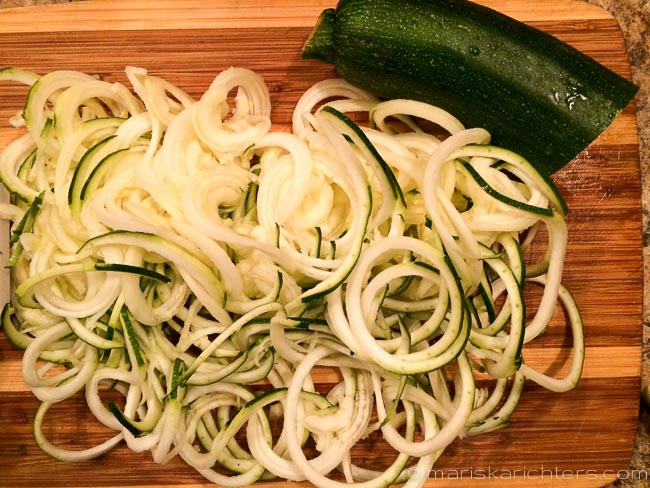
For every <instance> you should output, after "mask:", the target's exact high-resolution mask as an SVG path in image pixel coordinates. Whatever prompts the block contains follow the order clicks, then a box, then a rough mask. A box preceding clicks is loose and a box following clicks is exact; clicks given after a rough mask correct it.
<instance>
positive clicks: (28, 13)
mask: <svg viewBox="0 0 650 488" xmlns="http://www.w3.org/2000/svg"><path fill="white" fill-rule="evenodd" d="M260 3H261V4H264V8H268V9H269V12H270V13H272V14H273V15H268V13H267V14H266V15H249V16H246V17H235V18H229V17H227V14H228V13H232V12H234V9H232V8H230V9H229V8H216V7H215V5H214V2H211V1H210V0H177V1H173V0H145V1H141V2H138V6H137V7H134V6H133V2H131V1H129V0H83V1H76V2H70V3H58V4H48V5H33V6H26V7H14V8H8V9H0V33H25V32H30V33H34V32H65V31H96V30H107V31H109V30H130V29H134V28H142V27H143V26H144V25H146V24H148V23H151V22H154V21H155V22H156V24H155V26H156V28H158V29H178V28H225V27H231V28H235V27H245V26H252V25H256V26H262V25H268V24H270V25H272V24H273V23H274V22H285V24H284V25H287V24H286V19H287V16H286V15H282V12H283V11H285V12H286V11H287V10H283V9H290V11H291V17H290V18H291V24H290V25H289V26H291V27H297V26H303V27H304V26H312V25H314V23H315V20H316V18H317V16H318V14H319V13H320V11H321V10H323V9H324V8H327V7H334V6H335V5H336V1H335V0H310V1H309V2H304V1H303V2H300V3H299V4H296V3H295V2H292V1H291V0H276V1H266V2H264V1H262V2H260V1H256V0H240V1H239V2H238V7H236V9H237V10H241V9H242V7H243V8H244V9H245V8H246V6H247V5H259V4H260ZM476 3H479V4H489V5H490V7H492V8H495V9H496V10H499V11H502V12H504V13H506V14H507V15H510V16H512V17H514V18H516V19H518V20H521V21H523V22H527V21H532V20H534V19H535V18H536V16H539V15H540V14H544V17H545V19H548V20H562V19H565V20H566V19H568V18H576V17H584V18H588V19H591V20H615V19H614V17H613V16H612V15H611V13H610V12H608V11H607V10H605V9H604V8H602V7H600V6H598V5H595V4H593V3H589V2H588V1H586V0H555V1H554V2H553V8H552V9H551V8H549V6H548V3H549V2H541V3H537V4H536V5H534V6H531V7H530V8H526V9H523V8H521V9H515V8H514V7H513V6H512V4H511V3H509V2H508V0H476ZM108 9H111V10H108ZM162 10H164V11H167V12H178V13H179V14H180V13H181V12H182V13H183V15H169V16H167V18H162V19H161V16H160V12H161V11H162ZM98 11H100V12H102V13H103V14H104V16H103V17H101V18H96V17H90V18H85V19H84V22H79V16H88V15H89V14H93V13H97V12H98ZM238 15H240V14H238ZM34 17H38V18H39V21H38V22H34ZM617 25H618V24H617Z"/></svg>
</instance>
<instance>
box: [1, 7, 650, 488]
mask: <svg viewBox="0 0 650 488" xmlns="http://www.w3.org/2000/svg"><path fill="white" fill-rule="evenodd" d="M68 1H82V0H0V8H11V7H22V6H28V5H44V4H50V3H65V2H68ZM531 1H534V0H531ZM583 1H588V2H589V3H592V4H594V5H598V6H599V7H601V8H603V9H605V10H607V11H608V12H610V13H611V14H612V16H613V17H614V18H615V19H616V20H617V21H618V23H619V25H620V27H621V30H622V32H623V34H624V37H625V41H626V45H627V49H628V54H629V59H630V64H631V66H632V79H633V80H634V82H635V83H636V84H637V85H639V87H640V90H639V93H638V95H637V97H636V102H635V103H636V109H637V122H638V127H639V145H640V164H641V180H642V188H643V194H642V203H643V257H644V260H643V262H644V281H645V283H646V285H645V287H644V297H643V302H644V316H643V372H642V374H643V387H644V389H646V393H647V394H646V402H643V401H642V400H641V399H642V397H643V395H642V394H640V395H639V398H640V402H639V427H638V431H637V438H636V442H635V449H634V452H633V454H632V458H631V459H630V467H629V470H628V472H627V473H621V474H620V479H619V480H617V481H615V482H614V483H612V484H611V485H609V486H610V487H616V488H621V487H625V488H645V487H648V486H649V483H650V482H649V481H648V480H647V479H646V480H638V479H637V478H639V474H640V473H647V471H646V470H649V469H650V390H648V385H650V364H648V363H650V0H583ZM640 393H641V392H640Z"/></svg>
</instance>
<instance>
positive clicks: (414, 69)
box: [303, 0, 638, 176]
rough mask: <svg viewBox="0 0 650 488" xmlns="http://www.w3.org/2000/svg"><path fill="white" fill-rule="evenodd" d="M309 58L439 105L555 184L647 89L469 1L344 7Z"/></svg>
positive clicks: (382, 89) (311, 46) (364, 1)
mask: <svg viewBox="0 0 650 488" xmlns="http://www.w3.org/2000/svg"><path fill="white" fill-rule="evenodd" d="M303 58H305V59H310V58H311V59H320V60H323V61H326V62H333V63H334V64H335V66H336V69H337V71H338V73H339V75H340V76H341V77H342V78H344V79H346V80H347V81H348V82H350V83H352V84H354V85H357V86H359V87H362V88H364V89H366V90H368V91H369V92H371V93H373V94H375V95H377V96H379V97H383V98H411V99H415V100H421V101H425V102H428V103H431V104H434V105H437V106H439V107H441V108H443V109H445V110H447V111H449V112H451V113H452V114H453V115H454V116H456V117H458V118H459V119H460V120H461V122H463V124H465V126H467V127H483V128H485V129H487V130H488V131H489V132H490V133H491V134H492V136H493V140H492V143H493V144H495V145H501V146H504V147H507V148H508V149H511V150H513V151H515V152H518V153H519V154H521V155H522V156H523V157H525V158H526V159H528V160H529V161H530V162H531V164H533V165H534V166H535V167H536V168H537V169H538V171H540V172H541V173H542V174H544V175H546V176H549V175H551V174H553V173H554V172H556V171H558V170H559V169H561V168H562V167H563V166H564V165H566V164H567V163H568V162H569V161H571V160H572V159H573V158H574V157H575V156H576V155H577V154H579V153H580V152H581V151H582V150H583V149H585V148H586V147H587V146H588V145H589V144H590V143H591V142H592V141H593V140H594V139H596V138H597V137H598V135H599V134H600V133H601V132H602V131H604V130H605V129H606V128H607V127H608V126H609V124H610V123H611V122H612V120H613V119H614V118H615V117H616V116H617V115H618V114H619V113H620V111H621V110H622V109H623V108H625V107H626V106H627V104H628V103H629V102H630V100H631V99H632V98H633V97H634V95H635V94H636V92H637V90H638V87H637V86H636V85H634V84H633V83H632V82H630V81H628V80H627V79H625V78H623V77H621V76H619V75H617V74H616V73H614V72H612V71H610V70H609V69H607V68H606V67H604V66H603V65H601V64H599V63H598V62H596V61H595V60H593V59H592V58H590V57H588V56H586V55H584V54H582V53H581V52H579V51H578V50H576V49H574V48H573V47H571V46H569V45H567V44H565V43H563V42H561V41H560V40H558V39H557V38H555V37H553V36H551V35H549V34H547V33H544V32H542V31H540V30H538V29H535V28H532V27H530V26H528V25H526V24H524V23H522V22H519V21H516V20H514V19H512V18H510V17H508V16H506V15H503V14H501V13H499V12H497V11H495V10H493V9H490V8H487V7H484V6H481V5H478V4H476V3H473V2H469V1H466V0H340V1H339V3H338V5H337V7H336V9H335V10H334V9H328V10H326V11H324V12H323V13H322V14H321V17H320V19H319V22H318V24H317V26H316V27H315V29H314V31H313V32H312V35H311V36H310V38H309V39H308V40H307V42H306V43H305V46H304V47H303Z"/></svg>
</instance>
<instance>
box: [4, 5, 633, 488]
mask: <svg viewBox="0 0 650 488" xmlns="http://www.w3.org/2000/svg"><path fill="white" fill-rule="evenodd" d="M481 3H484V4H486V5H488V6H491V7H493V8H496V9H498V10H500V11H502V12H504V13H506V14H509V15H511V16H513V17H515V18H518V19H519V20H522V21H524V22H527V23H530V24H531V25H533V26H535V27H538V28H541V29H543V30H546V31H548V32H550V33H551V34H554V35H556V36H557V37H559V38H560V39H562V40H564V41H566V42H568V43H569V44H572V45H573V46H575V47H577V48H578V49H580V50H582V51H583V52H585V53H587V54H588V55H591V56H593V57H594V58H596V59H597V60H598V61H600V62H602V63H603V64H605V65H607V66H608V67H610V68H611V69H613V70H614V71H616V72H618V73H620V74H622V75H624V76H626V77H629V66H628V62H627V55H626V51H625V46H624V42H623V39H622V36H621V33H620V31H619V29H618V26H617V24H616V22H615V21H614V20H613V19H612V18H611V17H610V16H609V15H608V14H607V13H606V12H604V11H603V10H601V9H599V8H597V7H595V6H592V5H590V4H587V3H584V2H581V1H573V0H571V1H567V0H536V1H535V2H530V1H526V0H482V1H481ZM334 4H335V1H334V0H331V1H325V0H309V1H300V2H296V1H295V0H279V1H267V2H262V1H253V0H232V1H220V2H217V1H213V0H210V1H201V0H198V1H197V0H191V1H177V0H175V1H171V0H168V1H152V2H146V1H137V2H134V1H132V0H122V1H120V0H108V1H86V2H81V3H70V4H59V5H51V6H43V7H37V8H32V7H30V8H22V9H8V10H0V66H18V67H24V68H28V69H31V70H35V71H37V72H39V73H45V72H47V71H50V70H54V69H62V68H66V69H76V70H82V71H86V72H90V73H96V74H99V75H100V76H102V77H103V78H105V79H108V80H119V81H123V82H126V77H125V76H124V73H123V69H124V67H125V66H126V65H136V66H141V67H144V68H147V69H148V70H149V71H150V72H152V73H154V74H157V75H160V76H163V77H166V78H168V79H169V80H170V81H171V82H173V83H175V84H178V85H180V86H181V87H182V88H184V89H186V90H187V91H188V92H190V93H191V94H193V95H196V96H198V95H200V94H201V93H202V92H203V90H205V89H206V87H207V86H208V84H209V83H210V81H211V79H212V78H213V77H214V76H215V74H216V73H218V72H219V71H220V70H223V69H225V68H227V67H229V66H231V65H236V66H242V67H248V68H251V69H254V70H256V71H257V72H258V73H259V74H261V75H262V76H263V77H264V78H265V79H266V82H267V83H268V85H269V87H270V90H271V93H272V101H273V104H274V105H273V107H274V108H273V113H272V117H273V120H274V122H275V123H276V127H278V128H282V127H286V126H287V124H288V122H289V117H290V112H291V110H292V108H293V105H294V103H295V102H296V100H297V99H298V97H299V96H300V94H301V93H302V92H303V91H304V90H305V89H307V88H308V87H309V86H310V85H311V84H312V83H314V82H316V81H318V80H320V79H323V78H327V77H332V76H335V73H334V70H333V69H332V67H330V66H327V65H324V64H319V63H317V62H306V61H302V60H301V59H300V48H301V46H302V43H303V42H304V40H305V38H306V36H307V35H308V33H309V31H310V28H311V26H312V25H313V24H314V22H315V20H316V18H317V16H318V13H319V12H320V11H321V10H322V9H323V8H324V7H329V6H333V5H334ZM24 95H25V90H22V89H16V87H15V86H8V85H4V84H3V85H2V86H0V144H1V145H2V146H4V145H5V144H6V143H7V141H8V140H9V139H10V138H12V137H13V136H15V135H16V131H15V130H14V129H11V128H10V127H9V126H8V123H7V119H8V118H9V117H10V116H11V115H12V114H13V113H15V112H16V111H17V110H19V109H20V107H21V104H22V101H23V97H24ZM556 181H557V183H558V185H559V187H560V189H561V190H562V192H563V193H564V195H565V196H566V199H567V201H568V203H569V206H570V208H571V215H570V219H569V224H570V243H569V249H568V257H567V264H566V273H565V283H566V285H567V286H568V287H569V288H570V289H571V290H572V291H573V293H574V294H575V298H576V300H577V302H578V304H579V306H580V308H581V310H582V313H583V319H584V324H585V331H586V343H587V354H586V361H585V368H584V375H583V379H582V381H581V383H580V385H579V386H578V388H576V389H575V390H574V391H571V392H569V393H564V394H556V393H549V392H546V391H544V390H542V389H541V388H538V387H536V386H534V385H532V384H531V385H529V386H528V387H527V389H526V391H525V393H524V398H523V399H522V401H521V403H520V405H519V407H518V409H517V411H516V413H515V415H514V416H513V417H512V425H511V426H510V427H509V428H507V429H505V430H502V431H499V432H496V433H493V434H489V435H485V436H481V437H478V438H472V439H466V440H459V441H458V442H456V443H454V444H453V445H452V446H451V447H450V448H448V450H447V451H446V452H445V454H444V455H443V456H442V458H441V460H440V461H439V463H438V464H437V465H436V468H437V469H439V470H440V471H436V472H432V473H431V481H430V482H428V485H430V486H468V487H471V486H481V487H490V486H499V487H501V486H602V485H604V484H606V483H607V482H611V481H613V480H614V479H615V478H616V475H617V472H618V471H619V470H621V469H625V468H627V466H628V461H629V458H630V455H631V450H632V446H633V440H634V432H635V428H636V423H637V409H638V392H639V385H640V379H639V378H640V364H641V348H640V346H641V334H642V325H641V312H642V252H641V205H640V177H639V164H638V141H637V130H636V120H635V114H634V107H633V105H631V106H629V107H628V108H627V109H626V110H625V112H624V113H623V114H622V115H621V116H620V117H619V118H618V119H617V120H616V121H615V122H614V124H613V125H612V126H611V127H610V128H609V129H608V130H607V131H606V132H605V133H604V134H603V135H602V136H601V137H600V138H599V139H598V140H597V141H596V142H595V143H594V144H592V146H590V147H589V148H588V149H587V150H586V151H584V153H582V154H581V155H580V156H579V157H577V158H576V159H575V161H573V162H572V163H571V164H569V165H568V166H567V167H566V168H565V169H564V170H562V172H561V173H559V174H557V175H556ZM3 238H4V237H3ZM569 347H570V344H569V342H568V339H567V335H566V330H565V328H564V327H563V326H562V325H561V324H560V325H555V326H553V327H551V328H550V329H549V331H548V333H547V335H546V336H545V338H544V339H543V340H541V341H539V342H538V343H536V344H535V345H531V346H530V347H529V352H528V353H527V360H528V361H529V362H532V363H533V364H535V365H537V366H539V367H540V368H542V369H546V370H548V371H557V372H559V373H560V374H561V372H562V368H563V364H565V363H566V360H567V358H566V351H567V350H568V348H569ZM20 358H21V353H20V351H17V350H15V349H13V348H12V346H11V345H10V344H9V343H8V342H7V340H6V339H5V337H4V336H3V335H2V334H1V333H0V371H1V373H0V398H1V399H0V486H2V487H16V488H17V487H67V488H73V487H91V486H101V487H107V486H160V487H166V486H191V487H199V486H204V485H205V486H208V483H206V482H205V480H203V478H202V477H201V476H199V475H198V474H196V473H195V472H194V471H193V470H192V469H191V468H189V467H187V466H185V465H184V464H183V462H182V461H181V460H180V459H175V460H173V461H171V462H170V463H168V464H167V465H164V466H159V465H155V464H154V463H153V462H152V461H151V458H150V455H149V454H148V453H138V454H135V453H131V452H130V451H128V449H127V448H126V447H123V446H121V447H119V448H117V449H115V450H114V451H113V452H111V453H110V454H108V455H106V456H103V457H102V458H100V459H97V460H94V461H89V462H83V463H77V464H66V463H62V462H56V461H54V460H52V459H50V458H48V457H47V456H45V455H44V454H42V453H41V451H40V450H39V448H38V447H36V445H35V443H34V440H33V437H32V433H31V423H32V420H33V418H34V414H35V411H36V408H37V404H38V403H37V401H36V400H35V399H34V398H33V397H32V396H31V394H30V392H29V391H28V389H27V387H26V386H25V385H24V383H23V381H22V379H21V374H20ZM52 420H53V423H54V424H55V425H56V428H55V429H53V430H52V431H51V433H50V435H51V439H52V440H53V441H54V442H59V443H63V444H68V443H70V444H71V445H77V446H80V447H81V446H88V445H89V443H91V442H97V441H98V440H100V439H103V438H105V437H106V433H105V432H103V431H102V430H101V429H100V428H98V427H97V426H96V424H95V423H93V422H92V421H91V420H90V419H89V418H88V414H87V412H86V411H85V409H84V403H83V399H82V398H81V397H77V398H76V399H75V400H74V401H71V402H66V404H65V405H59V406H57V407H56V408H55V409H54V411H53V412H52ZM360 453H361V454H360V455H361V460H360V461H359V462H360V464H361V465H364V456H365V457H366V459H365V461H367V462H368V463H371V461H372V460H374V459H377V458H380V457H381V456H382V455H383V453H384V451H382V449H381V447H378V446H373V445H367V446H364V447H363V448H362V449H361V450H360ZM459 480H460V481H459ZM270 485H271V486H283V485H284V484H282V483H281V484H272V483H271V484H270ZM292 486H303V485H302V484H292Z"/></svg>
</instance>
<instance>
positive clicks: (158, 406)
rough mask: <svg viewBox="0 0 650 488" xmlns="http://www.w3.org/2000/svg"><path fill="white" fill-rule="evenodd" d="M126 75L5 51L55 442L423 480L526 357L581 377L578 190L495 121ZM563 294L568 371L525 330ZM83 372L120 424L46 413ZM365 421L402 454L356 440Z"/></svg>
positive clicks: (370, 479) (222, 79) (9, 330)
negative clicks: (60, 430)
mask: <svg viewBox="0 0 650 488" xmlns="http://www.w3.org/2000/svg"><path fill="white" fill-rule="evenodd" d="M126 75H127V78H128V80H129V82H130V84H131V85H132V90H131V89H129V88H127V87H126V85H123V84H120V83H109V82H106V81H102V80H100V79H98V78H97V77H94V76H90V75H88V74H83V73H80V72H76V71H64V70H62V71H54V72H50V73H48V74H45V75H43V76H39V75H36V74H34V73H31V72H28V71H24V70H20V69H5V70H3V71H1V72H0V79H2V80H5V81H12V82H19V83H24V84H27V85H30V87H31V88H30V89H29V94H28V97H27V100H26V103H25V106H24V110H22V111H21V112H20V113H19V114H17V115H16V116H15V117H14V118H13V119H12V120H11V122H12V123H13V124H14V125H15V126H16V127H23V126H24V129H25V130H24V134H23V135H21V136H20V137H18V138H16V139H15V140H14V141H13V142H11V143H10V144H9V145H8V146H7V147H6V148H5V149H4V150H3V152H2V154H1V156H0V172H1V174H0V176H1V177H2V182H3V184H4V185H5V186H6V188H7V189H8V190H9V192H10V193H11V195H12V202H11V203H5V204H2V205H0V217H2V218H4V219H8V220H10V221H11V222H12V224H11V236H10V245H11V255H10V257H9V262H8V263H7V266H9V267H10V268H11V273H12V283H13V286H14V290H13V293H12V298H11V303H9V304H7V305H6V306H5V307H4V310H3V313H2V322H3V327H4V330H5V332H6V334H7V336H8V337H9V339H10V340H11V341H12V342H13V343H14V344H16V345H17V346H18V347H21V348H23V349H25V351H24V355H23V361H22V371H23V375H24V378H25V381H26V383H27V384H28V385H29V387H30V388H31V391H32V392H33V394H34V395H35V396H36V397H37V398H38V399H39V400H40V401H41V404H40V408H39V409H38V412H37V415H36V418H35V422H34V431H35V437H36V440H37V442H38V444H39V446H40V447H41V448H42V449H43V450H44V451H45V452H46V453H48V454H49V455H51V456H53V457H54V458H57V459H61V460H66V461H78V460H85V459H90V458H94V457H96V456H99V455H101V454H102V453H105V452H107V451H108V450H110V449H111V448H113V447H115V446H116V445H118V444H120V443H122V442H124V443H126V445H127V446H128V447H129V448H130V449H132V450H134V451H145V450H149V451H151V454H152V457H153V460H154V461H155V462H157V463H164V462H166V461H168V460H169V459H171V458H173V457H174V456H180V457H182V459H184V460H185V461H186V462H187V463H188V464H189V465H191V466H193V467H194V468H195V469H196V470H197V471H198V472H199V473H200V474H201V475H203V476H204V477H205V478H207V479H208V480H210V481H212V482H214V483H217V484H219V485H222V486H243V485H249V484H251V483H254V482H255V481H257V480H268V479H276V478H280V479H286V480H295V481H299V480H308V481H310V482H311V483H313V484H314V485H317V486H322V487H337V486H343V485H347V484H349V483H352V482H355V483H358V484H359V485H360V486H363V487H368V488H369V487H374V486H386V485H389V484H392V483H406V485H407V486H409V487H411V486H422V485H423V484H424V481H425V479H426V476H424V475H422V473H426V472H427V471H428V470H429V469H430V468H431V467H432V466H433V464H434V463H435V462H436V460H437V459H438V458H439V456H440V455H441V454H442V452H443V451H444V449H445V447H446V446H448V445H449V444H450V443H451V442H453V441H454V440H455V439H457V438H463V437H466V436H472V435H477V434H481V433H485V432H489V431H493V430H495V429H499V428H502V427H504V426H506V425H508V418H509V416H510V415H511V413H512V412H513V410H514V409H515V407H516V405H517V402H518V400H519V398H520V396H521V393H522V390H523V387H524V383H525V380H526V379H529V380H532V381H533V382H536V383H538V384H539V385H541V386H543V387H545V388H548V389H549V390H552V391H554V392H562V391H566V390H569V389H571V388H573V387H574V386H575V385H576V384H577V383H578V380H579V378H580V375H581V371H582V363H583V358H584V339H583V332H582V323H581V319H580V314H579V311H578V309H577V307H576V304H575V303H574V301H573V299H572V297H571V295H570V293H569V291H568V290H567V289H566V288H565V287H564V286H563V285H562V284H561V279H562V270H563V263H564V257H565V250H566V242H567V227H566V222H565V216H566V212H567V208H566V204H565V203H564V201H563V200H562V197H561V196H560V195H559V193H558V191H557V189H556V188H555V187H554V186H553V184H552V183H551V182H550V181H548V180H547V179H545V178H542V177H541V176H540V175H539V174H537V172H536V171H535V170H534V168H532V167H531V166H530V165H529V164H528V163H527V162H526V161H525V160H524V159H522V158H521V157H520V156H518V155H517V154H513V153H512V152H510V151H508V150H506V149H502V148H499V147H495V146H492V145H490V134H488V133H487V132H486V131H485V130H483V129H480V128H469V129H467V128H465V127H463V125H462V124H461V123H460V122H459V121H458V120H457V119H456V118H454V117H453V116H452V115H450V114H449V113H447V112H445V111H443V110H441V109H439V108H437V107H434V106H431V105H427V104H424V103H420V102H416V101H411V100H388V101H379V100H377V99H374V98H373V97H372V96H370V95H368V94H367V93H365V92H364V91H362V90H360V89H358V88H355V87H353V86H351V85H349V84H347V83H346V82H344V81H342V80H339V79H333V80H327V81H323V82H320V83H317V84H316V85H314V86H313V87H311V88H310V89H309V90H307V91H306V92H305V93H304V95H303V96H302V98H301V99H300V101H299V102H298V103H297V105H296V107H295V111H294V114H293V127H292V131H291V132H288V131H287V132H282V131H278V130H274V128H273V127H272V124H271V118H270V113H271V103H270V96H269V91H268V88H267V86H266V85H265V83H264V81H263V80H262V79H261V77H260V76H259V75H257V74H256V73H254V72H252V71H250V70H247V69H242V68H230V69H227V70H225V71H223V72H220V73H219V74H218V75H217V76H216V78H215V79H214V81H213V82H212V83H211V85H210V86H209V88H208V89H207V91H206V92H205V93H204V94H203V96H202V97H201V98H200V99H199V100H194V99H193V98H192V97H191V96H189V95H188V94H187V93H186V92H184V91H183V90H182V89H181V88H179V87H177V86H174V85H173V84H171V83H169V82H168V81H166V80H164V79H162V78H160V77H157V76H153V75H151V74H149V73H148V72H147V71H146V70H144V69H141V68H135V67H128V68H127V69H126ZM355 120H357V121H359V122H355ZM361 120H364V121H367V122H363V123H362V122H360V121H361ZM430 128H436V129H435V130H428V129H430ZM436 134H437V135H436ZM441 134H442V135H441ZM533 243H535V246H538V247H540V246H542V247H545V252H544V251H542V252H536V253H532V252H527V251H528V250H529V249H530V248H531V246H533ZM526 255H534V256H537V257H536V258H535V262H525V260H524V256H526ZM529 260H530V259H529ZM530 286H533V287H534V288H537V289H538V290H541V291H540V292H538V296H537V299H536V301H535V303H534V305H531V304H530V303H529V302H528V301H526V300H524V296H525V295H527V293H525V292H524V291H525V288H526V289H528V288H529V287H530ZM531 307H532V308H534V309H531ZM558 308H563V309H564V310H565V311H564V312H563V314H562V315H563V316H565V317H566V320H567V321H568V323H569V324H570V328H571V331H572V335H573V352H572V358H571V364H570V368H569V370H568V373H566V375H565V376H563V377H560V378H556V377H550V376H547V375H546V374H544V373H543V372H540V371H537V370H535V369H533V368H532V367H530V366H529V365H528V364H527V363H526V347H525V346H526V344H528V343H529V342H531V341H533V340H534V339H536V338H537V337H539V336H540V335H541V334H543V333H544V331H545V329H546V327H547V326H548V324H549V322H550V321H551V319H552V317H553V316H554V315H557V313H558V312H557V311H558ZM477 385H479V386H480V385H482V386H480V387H479V386H477ZM80 392H83V394H85V398H86V401H87V404H88V407H89V409H90V411H91V412H92V414H93V415H94V416H95V417H96V419H97V421H98V422H101V424H103V425H105V426H107V427H108V428H110V429H113V430H114V431H115V435H114V436H113V437H112V438H109V439H108V440H106V441H105V442H103V443H101V444H99V445H97V446H93V447H89V448H87V449H80V450H69V449H64V448H61V447H57V446H55V445H53V444H52V443H51V442H50V441H48V439H47V438H46V436H45V435H44V429H43V425H44V422H45V421H46V418H47V416H46V413H47V411H48V409H49V408H50V407H51V406H52V405H53V404H55V403H57V402H62V401H65V400H66V399H69V398H70V397H72V396H73V395H75V394H82V393H80ZM111 398H113V400H111ZM274 425H275V426H276V428H275V429H272V427H273V426H274ZM277 426H279V429H278V428H277ZM371 435H373V436H377V435H379V436H380V438H382V439H383V441H382V442H385V443H386V444H387V445H389V446H391V447H392V448H393V449H394V450H395V457H394V460H393V461H392V464H390V465H388V466H383V467H380V468H378V467H375V466H371V465H360V464H361V463H360V462H359V460H358V459H355V457H354V456H353V454H352V448H353V446H355V445H356V444H358V443H360V442H364V439H366V438H367V437H368V436H371ZM373 438H374V437H373ZM366 442H368V441H367V440H366ZM364 462H365V461H364Z"/></svg>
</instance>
